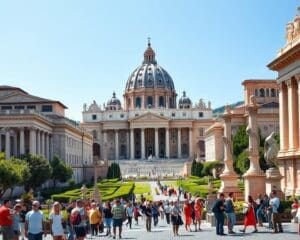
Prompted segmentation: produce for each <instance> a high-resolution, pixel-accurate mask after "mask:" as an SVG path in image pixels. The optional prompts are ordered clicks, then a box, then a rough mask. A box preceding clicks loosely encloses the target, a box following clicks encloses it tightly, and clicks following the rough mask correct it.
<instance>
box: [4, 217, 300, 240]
mask: <svg viewBox="0 0 300 240" xmlns="http://www.w3.org/2000/svg"><path fill="white" fill-rule="evenodd" d="M202 229H203V231H202V232H186V231H185V229H184V227H183V226H182V227H181V229H180V230H179V236H178V237H176V238H174V237H173V234H172V229H171V226H170V225H167V224H166V223H165V221H161V222H160V223H159V226H158V227H155V228H153V230H152V232H150V233H149V232H146V229H145V223H144V222H141V223H140V226H133V229H128V228H127V227H124V233H123V234H122V237H123V238H122V239H141V240H154V239H155V240H168V239H187V240H194V239H204V240H210V239H249V240H294V239H295V240H296V239H297V240H299V239H300V236H299V235H297V234H296V225H295V224H290V223H289V224H284V231H285V232H284V233H281V234H272V233H271V231H270V230H268V229H266V228H264V227H261V228H258V231H259V232H258V233H253V234H252V233H250V232H251V231H252V229H251V228H249V229H247V231H248V232H249V233H246V234H242V233H241V234H240V233H237V234H235V235H227V236H224V237H221V236H216V234H215V228H212V227H210V226H208V225H207V224H203V226H202ZM235 229H236V231H237V232H238V230H239V229H242V226H236V227H235ZM226 232H227V229H226V228H225V233H226ZM44 239H45V240H52V237H51V236H50V235H48V236H47V238H44ZM87 239H95V240H97V239H103V240H104V239H112V237H110V238H109V237H105V236H103V235H100V236H98V237H94V238H87ZM117 239H118V238H117ZM0 240H2V237H0Z"/></svg>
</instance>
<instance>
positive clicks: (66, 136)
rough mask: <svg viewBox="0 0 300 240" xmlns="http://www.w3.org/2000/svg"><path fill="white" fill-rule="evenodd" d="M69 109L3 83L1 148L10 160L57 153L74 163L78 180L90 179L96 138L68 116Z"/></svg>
mask: <svg viewBox="0 0 300 240" xmlns="http://www.w3.org/2000/svg"><path fill="white" fill-rule="evenodd" d="M66 108H67V107H66V106H65V105H63V104H62V103H61V102H59V101H53V100H49V99H45V98H40V97H36V96H33V95H30V94H28V93H27V92H25V91H24V90H22V89H20V88H17V87H11V86H0V151H3V152H5V155H6V158H7V159H8V158H10V157H11V156H21V155H24V154H27V153H32V154H39V155H43V156H45V157H46V158H47V159H48V160H51V159H52V157H53V156H54V155H55V154H57V155H58V156H59V157H60V158H62V159H63V160H64V161H65V162H66V163H67V164H69V165H71V167H72V169H73V178H74V179H75V181H76V182H81V181H83V180H84V179H86V180H89V179H87V177H88V176H90V173H87V171H88V172H89V171H91V169H90V168H91V166H92V164H93V159H92V144H93V138H92V136H91V135H90V134H89V133H87V132H85V131H84V130H83V129H82V128H81V127H80V126H79V124H78V123H77V122H75V121H73V120H70V119H68V118H66V117H65V109H66ZM88 178H90V177H88Z"/></svg>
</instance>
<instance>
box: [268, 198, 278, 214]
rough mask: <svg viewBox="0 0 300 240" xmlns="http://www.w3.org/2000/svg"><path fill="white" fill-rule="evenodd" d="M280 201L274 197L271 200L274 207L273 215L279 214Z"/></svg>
mask: <svg viewBox="0 0 300 240" xmlns="http://www.w3.org/2000/svg"><path fill="white" fill-rule="evenodd" d="M279 204H280V200H279V198H278V197H274V198H272V199H271V200H270V205H271V206H272V211H273V213H278V208H279Z"/></svg>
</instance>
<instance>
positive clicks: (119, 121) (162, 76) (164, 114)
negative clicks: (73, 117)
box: [81, 42, 214, 160]
mask: <svg viewBox="0 0 300 240" xmlns="http://www.w3.org/2000/svg"><path fill="white" fill-rule="evenodd" d="M82 114H83V118H82V120H83V121H82V123H81V126H82V127H83V128H84V129H85V130H87V131H88V132H90V133H92V135H93V138H94V145H93V155H94V156H97V157H99V158H100V159H108V160H122V159H132V160H135V159H140V160H143V159H149V158H151V159H152V158H153V159H162V160H163V159H170V158H171V159H193V158H197V159H202V160H204V159H205V142H204V132H205V130H206V129H207V128H209V127H210V126H211V125H212V123H213V121H214V120H213V116H212V109H211V103H210V102H207V103H205V102H204V101H203V100H202V99H200V100H199V102H198V103H196V104H193V103H192V101H191V99H190V98H189V97H188V96H187V94H186V92H185V91H183V93H182V96H181V97H180V98H179V100H178V99H177V92H176V89H175V84H174V82H173V79H172V78H171V76H170V74H169V73H168V72H167V71H166V70H165V69H164V68H162V67H161V66H160V65H159V64H158V63H157V61H156V56H155V52H154V50H153V49H152V47H151V44H150V42H148V46H147V49H146V51H145V52H144V60H143V62H142V64H141V65H140V66H138V67H137V68H136V69H135V70H134V71H133V72H132V73H131V74H130V76H129V78H128V80H127V82H126V83H125V90H124V94H123V104H122V103H121V101H120V100H119V99H118V98H117V96H116V94H115V93H113V95H112V98H111V99H109V100H108V101H107V103H106V104H105V105H103V106H101V105H98V104H97V102H96V101H93V103H92V104H90V105H89V106H87V105H86V104H84V107H83V112H82Z"/></svg>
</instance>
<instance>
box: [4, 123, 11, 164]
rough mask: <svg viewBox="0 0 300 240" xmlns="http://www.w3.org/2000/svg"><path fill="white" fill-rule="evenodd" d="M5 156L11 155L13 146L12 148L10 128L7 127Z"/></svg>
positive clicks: (7, 157)
mask: <svg viewBox="0 0 300 240" xmlns="http://www.w3.org/2000/svg"><path fill="white" fill-rule="evenodd" d="M5 130H6V132H5V158H6V159H9V158H10V156H11V152H10V150H11V148H10V129H9V128H6V129H5Z"/></svg>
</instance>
